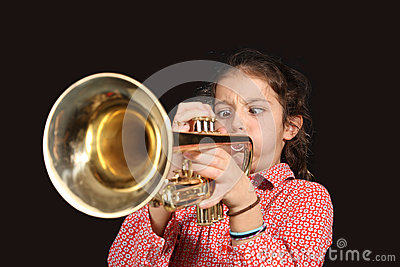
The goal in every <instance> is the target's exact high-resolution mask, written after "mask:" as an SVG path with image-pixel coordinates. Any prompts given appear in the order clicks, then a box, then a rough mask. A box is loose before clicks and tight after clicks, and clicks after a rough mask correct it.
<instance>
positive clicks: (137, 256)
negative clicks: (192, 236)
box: [108, 205, 178, 266]
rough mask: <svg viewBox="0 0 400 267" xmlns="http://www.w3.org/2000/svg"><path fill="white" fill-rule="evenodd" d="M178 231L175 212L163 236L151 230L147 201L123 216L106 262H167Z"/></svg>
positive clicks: (166, 263)
mask: <svg viewBox="0 0 400 267" xmlns="http://www.w3.org/2000/svg"><path fill="white" fill-rule="evenodd" d="M177 234H178V223H177V221H176V218H175V213H172V218H171V219H170V221H169V222H168V224H167V226H166V228H165V231H164V235H163V237H160V236H158V235H157V234H156V233H154V232H153V229H152V227H151V222H150V217H149V208H148V205H146V206H144V207H143V208H141V209H139V210H138V211H136V212H134V213H132V214H130V215H129V216H128V217H126V219H125V220H124V222H123V224H122V226H121V229H120V230H119V232H118V235H117V237H116V238H115V240H114V242H113V244H112V246H111V248H110V251H109V255H108V265H109V266H168V262H169V260H170V258H171V255H172V252H173V249H174V246H175V242H176V239H177Z"/></svg>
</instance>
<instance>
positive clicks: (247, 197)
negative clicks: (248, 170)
mask: <svg viewBox="0 0 400 267" xmlns="http://www.w3.org/2000/svg"><path fill="white" fill-rule="evenodd" d="M256 200H257V194H256V192H255V190H254V187H253V185H252V184H251V183H250V180H249V178H248V177H247V176H246V175H245V174H243V176H242V177H241V178H240V179H239V181H238V182H237V183H236V185H235V186H234V187H233V188H232V190H231V191H229V192H228V193H227V194H226V195H225V196H224V199H223V202H224V204H225V205H226V206H227V207H228V208H229V211H230V212H236V211H239V210H242V209H244V208H246V207H248V206H249V205H251V204H252V203H254V202H255V201H256Z"/></svg>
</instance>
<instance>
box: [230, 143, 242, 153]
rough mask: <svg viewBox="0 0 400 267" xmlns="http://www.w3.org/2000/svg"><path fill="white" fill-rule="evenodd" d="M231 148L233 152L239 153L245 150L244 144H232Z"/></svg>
mask: <svg viewBox="0 0 400 267" xmlns="http://www.w3.org/2000/svg"><path fill="white" fill-rule="evenodd" d="M231 148H232V150H233V151H236V152H239V151H242V150H243V148H244V144H232V145H231Z"/></svg>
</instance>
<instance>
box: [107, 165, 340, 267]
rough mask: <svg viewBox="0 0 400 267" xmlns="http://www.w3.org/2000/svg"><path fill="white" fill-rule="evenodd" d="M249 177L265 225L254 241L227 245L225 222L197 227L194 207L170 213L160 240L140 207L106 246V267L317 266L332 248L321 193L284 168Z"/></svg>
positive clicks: (329, 215) (328, 209)
mask: <svg viewBox="0 0 400 267" xmlns="http://www.w3.org/2000/svg"><path fill="white" fill-rule="evenodd" d="M249 178H250V180H251V181H252V183H253V185H254V187H255V190H256V193H257V195H258V196H260V198H261V201H260V205H261V211H262V213H263V217H264V221H265V223H266V224H267V229H266V231H265V232H263V233H262V234H261V235H259V236H258V237H256V238H255V239H253V240H251V241H248V242H246V243H244V244H241V245H238V246H232V245H231V239H230V236H229V217H227V216H226V217H225V219H224V220H223V221H220V222H218V223H215V224H213V225H211V226H197V225H196V209H195V207H194V206H192V207H188V208H185V209H181V210H178V211H176V212H175V213H173V215H172V218H171V220H170V221H169V222H168V224H167V226H166V228H165V232H164V237H163V238H162V237H159V236H157V235H156V234H155V233H154V232H153V231H152V228H151V224H150V219H149V210H148V206H147V205H146V206H144V207H143V208H141V209H140V210H138V211H136V212H134V213H132V214H130V215H129V216H128V217H127V218H126V219H125V221H124V223H123V224H122V227H121V229H120V231H119V233H118V235H117V237H116V239H115V241H114V243H113V245H112V246H111V249H110V253H109V256H108V263H109V266H321V265H322V264H323V261H324V256H325V253H326V251H327V249H328V247H329V246H330V245H331V243H332V222H333V209H332V203H331V199H330V196H329V193H328V192H327V190H326V189H325V188H324V187H323V186H322V185H320V184H318V183H315V182H309V181H305V180H299V179H294V174H293V172H292V171H291V169H290V167H289V165H287V164H286V163H279V164H276V165H275V166H272V167H271V168H269V169H268V170H264V171H261V172H258V173H254V174H252V175H250V176H249ZM224 210H225V213H226V212H227V210H228V208H227V207H226V206H224Z"/></svg>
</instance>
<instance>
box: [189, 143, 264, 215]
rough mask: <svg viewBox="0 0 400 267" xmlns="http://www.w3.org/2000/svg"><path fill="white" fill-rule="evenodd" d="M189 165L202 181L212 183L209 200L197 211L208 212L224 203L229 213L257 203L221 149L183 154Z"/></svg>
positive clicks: (236, 166)
mask: <svg viewBox="0 0 400 267" xmlns="http://www.w3.org/2000/svg"><path fill="white" fill-rule="evenodd" d="M183 155H184V157H185V158H187V159H190V160H191V161H192V169H193V170H194V171H195V172H196V173H198V174H200V175H201V176H203V177H209V178H211V179H214V181H215V189H214V192H213V194H212V196H211V197H210V198H209V199H206V200H204V201H202V202H201V203H200V204H199V206H200V208H209V207H212V206H214V205H216V204H217V203H218V202H219V201H221V200H222V201H223V203H224V204H225V205H227V206H228V207H229V209H230V210H231V211H232V212H235V211H237V210H240V209H242V208H245V207H247V206H248V205H250V204H251V203H253V202H254V201H255V200H256V199H257V195H256V193H255V191H254V187H253V186H252V185H251V183H250V180H249V178H248V177H247V175H246V174H245V173H243V171H242V170H241V169H240V167H239V166H238V165H237V163H236V162H235V160H234V159H233V158H232V157H231V155H230V154H229V153H228V152H227V151H225V150H224V149H223V148H220V147H219V148H212V149H208V150H205V151H201V152H199V151H191V152H185V153H183Z"/></svg>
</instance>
